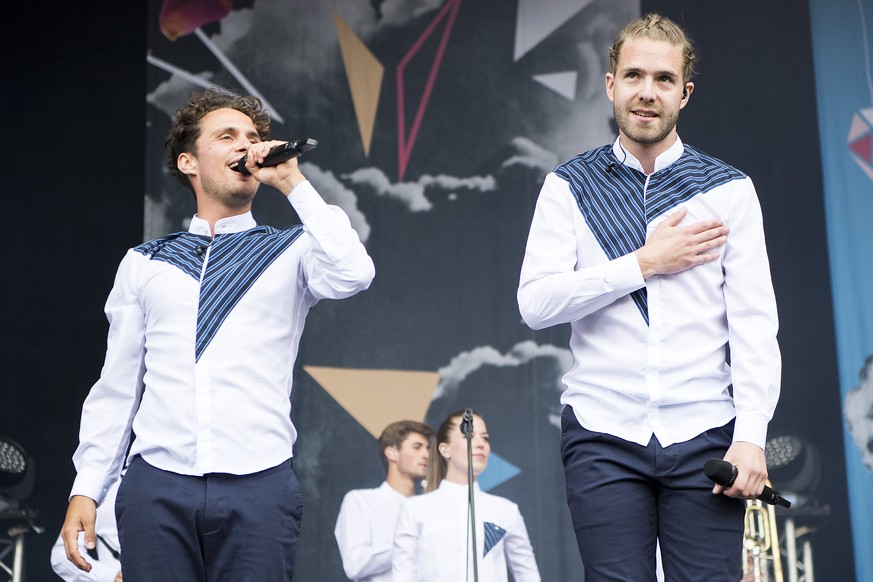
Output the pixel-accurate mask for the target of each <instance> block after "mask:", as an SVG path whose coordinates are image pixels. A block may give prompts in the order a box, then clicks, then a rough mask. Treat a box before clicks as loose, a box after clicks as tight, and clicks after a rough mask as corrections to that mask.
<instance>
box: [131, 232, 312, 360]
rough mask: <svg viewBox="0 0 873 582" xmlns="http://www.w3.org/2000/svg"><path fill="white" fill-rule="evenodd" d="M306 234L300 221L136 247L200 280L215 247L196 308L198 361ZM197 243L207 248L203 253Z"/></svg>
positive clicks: (179, 236)
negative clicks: (255, 288) (261, 281)
mask: <svg viewBox="0 0 873 582" xmlns="http://www.w3.org/2000/svg"><path fill="white" fill-rule="evenodd" d="M301 234H303V227H302V226H300V225H296V226H293V227H291V228H289V229H286V230H278V229H275V228H273V227H271V226H257V227H255V228H252V229H249V230H246V231H242V232H236V233H229V234H219V235H216V237H215V239H210V238H209V237H206V236H202V235H195V234H191V233H188V232H184V233H175V234H172V235H169V236H167V237H163V238H161V239H157V240H155V241H150V242H148V243H145V244H143V245H140V246H139V247H137V249H136V250H137V251H139V252H141V253H142V254H144V255H148V254H151V259H152V260H158V261H164V262H167V263H169V264H171V265H173V266H175V267H178V268H179V269H181V270H182V271H183V272H184V273H186V274H188V275H191V276H192V277H194V278H195V279H197V280H200V276H201V270H202V267H203V260H204V259H205V257H206V253H205V252H203V250H202V248H205V247H207V246H209V247H211V248H210V250H209V262H208V264H207V266H206V272H205V273H203V280H202V282H201V284H200V297H199V301H198V308H197V335H196V340H195V346H194V357H195V361H199V360H200V356H202V355H203V352H204V351H205V350H206V348H207V346H208V345H209V343H210V342H211V341H212V339H213V338H214V337H215V334H216V333H217V332H218V329H219V328H220V327H221V324H222V323H223V322H224V320H225V319H227V316H228V315H229V314H230V312H231V311H232V310H233V308H234V307H235V306H236V305H237V304H238V303H239V301H240V299H242V297H243V296H244V295H245V294H246V293H247V292H248V290H249V289H251V287H252V285H254V283H255V281H257V280H258V278H259V277H260V276H261V275H262V274H263V273H264V271H266V270H267V268H268V267H269V266H270V265H272V264H273V262H274V261H275V260H276V259H277V258H278V257H279V256H280V255H281V254H282V253H284V252H285V251H286V250H287V249H288V248H289V247H290V246H291V245H292V244H293V243H294V242H295V241H297V240H298V239H299V237H300V235H301ZM210 243H211V244H210ZM198 247H202V248H201V251H200V252H198V251H197V249H198ZM201 255H202V256H201Z"/></svg>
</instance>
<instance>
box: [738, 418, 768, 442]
mask: <svg viewBox="0 0 873 582" xmlns="http://www.w3.org/2000/svg"><path fill="white" fill-rule="evenodd" d="M767 424H768V422H767V417H766V416H764V415H763V414H756V413H745V414H743V413H741V412H738V413H737V419H736V422H735V424H734V439H733V442H735V443H736V442H740V441H742V442H746V443H752V444H755V445H758V446H759V447H761V450H764V445H765V444H766V442H767Z"/></svg>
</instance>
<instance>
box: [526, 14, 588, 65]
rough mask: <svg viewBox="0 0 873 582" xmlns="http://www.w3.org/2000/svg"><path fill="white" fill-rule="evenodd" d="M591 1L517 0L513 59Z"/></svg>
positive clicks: (529, 48) (533, 45)
mask: <svg viewBox="0 0 873 582" xmlns="http://www.w3.org/2000/svg"><path fill="white" fill-rule="evenodd" d="M591 2H592V0H518V15H517V17H516V21H515V57H514V58H513V61H517V60H518V59H520V58H521V57H522V56H524V55H525V53H527V52H528V51H529V50H531V49H532V48H533V47H535V46H536V45H538V44H539V43H540V42H542V41H543V39H545V38H546V37H547V36H549V35H550V34H552V33H553V32H554V31H555V30H556V29H557V28H558V27H559V26H561V25H562V24H564V23H565V22H567V21H568V20H570V19H571V18H572V17H573V16H574V15H575V14H576V13H577V12H579V11H580V10H582V9H583V8H585V7H586V6H588V5H589V4H591Z"/></svg>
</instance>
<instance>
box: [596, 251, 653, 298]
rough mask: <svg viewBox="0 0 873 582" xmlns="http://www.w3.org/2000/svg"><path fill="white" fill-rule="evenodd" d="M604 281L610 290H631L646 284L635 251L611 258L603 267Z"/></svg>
mask: <svg viewBox="0 0 873 582" xmlns="http://www.w3.org/2000/svg"><path fill="white" fill-rule="evenodd" d="M603 275H604V282H605V283H606V285H607V286H608V287H609V288H610V289H611V290H612V291H614V292H615V291H618V292H623V291H626V292H628V293H629V292H631V291H636V290H637V289H641V288H643V287H645V286H646V280H645V278H644V277H643V272H642V271H641V270H640V262H639V261H638V260H637V256H636V254H635V253H628V254H626V255H624V256H623V257H619V258H617V259H615V260H612V261H610V262H608V263H606V265H605V266H604V268H603Z"/></svg>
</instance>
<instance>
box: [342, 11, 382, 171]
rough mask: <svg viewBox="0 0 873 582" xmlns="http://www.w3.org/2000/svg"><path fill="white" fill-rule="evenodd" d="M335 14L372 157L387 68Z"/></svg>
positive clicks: (364, 139) (357, 112)
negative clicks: (377, 116) (383, 79)
mask: <svg viewBox="0 0 873 582" xmlns="http://www.w3.org/2000/svg"><path fill="white" fill-rule="evenodd" d="M331 14H332V15H333V25H334V28H336V35H337V38H338V39H339V45H340V52H342V56H343V66H344V67H345V69H346V79H347V80H348V82H349V90H350V91H351V92H352V104H353V105H354V107H355V118H356V119H357V120H358V131H359V132H360V134H361V142H362V143H363V145H364V155H365V156H369V155H370V143H371V142H372V140H373V128H374V126H375V124H376V109H377V107H378V106H379V93H380V91H381V89H382V77H383V76H384V74H385V67H383V66H382V63H380V62H379V61H378V60H377V59H376V57H374V56H373V53H371V52H370V49H368V48H367V47H366V45H364V43H363V42H362V41H361V39H360V38H358V36H357V35H356V34H355V33H354V31H353V30H352V29H351V28H350V27H349V25H348V24H346V22H345V21H344V20H343V19H342V17H341V16H340V15H339V13H338V12H337V11H336V10H334V9H331Z"/></svg>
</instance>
